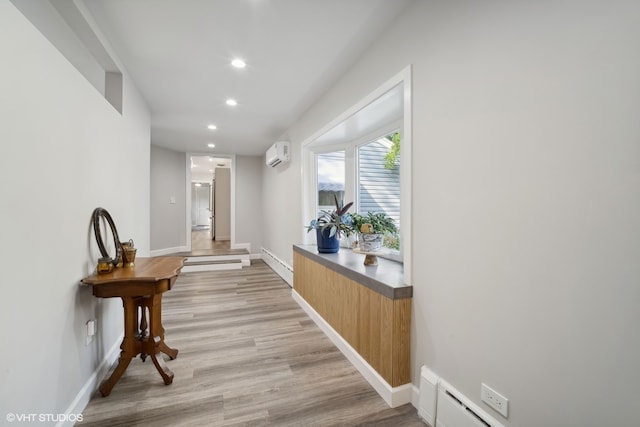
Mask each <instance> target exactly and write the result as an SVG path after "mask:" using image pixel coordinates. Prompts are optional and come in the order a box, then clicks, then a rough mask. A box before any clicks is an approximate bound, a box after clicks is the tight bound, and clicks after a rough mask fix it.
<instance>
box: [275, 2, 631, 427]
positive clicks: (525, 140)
mask: <svg viewBox="0 0 640 427" xmlns="http://www.w3.org/2000/svg"><path fill="white" fill-rule="evenodd" d="M408 64H412V67H413V141H414V143H413V158H414V162H415V163H414V165H413V177H412V180H413V183H414V185H413V188H414V191H413V207H414V212H413V218H414V226H413V230H414V235H413V241H414V242H415V244H414V248H413V263H412V264H413V266H414V270H413V277H414V283H413V285H414V306H413V307H414V316H413V324H412V327H413V343H412V346H413V352H412V361H413V378H414V384H416V385H417V384H418V381H417V376H418V375H419V367H420V366H421V365H423V364H426V365H428V366H429V367H431V368H432V369H433V370H434V371H435V372H437V373H438V374H439V375H441V376H442V377H443V378H445V379H446V380H447V381H448V382H449V383H451V384H452V385H454V386H455V387H456V388H457V389H458V390H460V391H461V392H463V393H464V394H465V395H467V396H468V397H469V398H471V399H472V400H473V401H475V402H476V403H478V404H479V405H480V406H481V407H483V408H484V409H485V410H486V411H488V412H489V413H491V414H492V415H493V416H494V417H495V418H497V419H500V420H501V421H502V422H503V423H504V424H505V425H506V426H540V425H549V426H563V427H564V426H597V425H615V426H630V425H637V423H638V421H637V417H640V409H639V407H638V405H637V401H638V399H640V369H638V366H637V361H638V360H640V334H639V333H638V332H637V326H638V325H640V309H638V306H639V304H640V286H639V282H638V278H639V277H640V262H639V261H638V260H640V143H639V141H640V127H639V126H638V117H640V79H638V76H639V75H640V4H638V3H637V2H627V1H623V0H619V1H613V2H601V1H597V0H589V1H577V0H576V1H557V2H552V3H550V2H526V3H525V2H503V1H483V2H478V1H471V0H468V1H462V0H461V1H456V2H445V1H426V0H425V1H418V2H416V3H414V4H413V5H412V6H411V7H410V9H409V10H407V11H406V13H404V14H403V15H402V16H401V17H400V18H399V19H398V20H397V21H395V22H394V23H393V24H392V25H390V29H389V31H388V32H386V33H384V34H382V35H381V38H380V40H379V41H378V42H377V43H375V44H374V45H373V46H372V47H371V48H370V50H369V51H368V52H367V53H366V54H364V55H363V56H362V57H361V58H360V59H359V60H358V62H357V63H356V64H355V66H354V67H353V68H352V69H351V70H350V71H349V72H348V73H346V74H345V75H344V76H343V77H342V78H341V79H340V80H339V81H338V82H337V83H336V85H335V86H334V87H333V89H332V90H330V91H329V92H327V94H326V95H325V96H324V97H323V98H322V99H321V100H320V101H319V102H318V103H317V104H316V105H315V106H314V107H313V108H311V109H310V110H309V111H308V112H307V113H306V114H304V115H303V116H302V118H301V119H300V120H299V121H298V122H297V123H296V124H295V125H294V126H293V127H292V128H291V129H290V130H289V132H288V136H289V138H290V140H291V141H292V151H293V153H294V155H293V161H292V163H291V164H290V165H289V166H288V168H287V169H285V170H274V169H264V174H263V177H264V183H263V204H264V214H265V215H264V218H265V219H266V220H265V224H266V221H267V220H268V221H269V222H270V223H274V225H273V226H270V227H269V228H268V229H267V228H266V227H265V236H264V246H265V247H266V248H267V249H269V250H271V251H272V252H274V253H275V254H276V255H277V256H279V257H280V258H282V259H284V260H290V259H291V256H292V255H291V249H290V247H291V244H292V243H295V242H298V241H300V240H301V230H302V227H303V225H304V224H302V221H301V218H300V209H301V205H302V201H301V199H300V184H299V182H300V179H299V177H300V158H299V156H298V155H296V154H297V153H298V152H299V144H300V143H301V142H302V141H303V140H304V139H305V138H307V137H308V136H309V135H311V134H312V133H313V132H315V131H317V130H318V129H320V128H321V127H322V126H324V125H325V124H326V123H327V122H329V121H330V120H332V119H333V118H335V117H336V116H338V115H339V114H340V113H341V112H343V111H345V110H346V109H347V108H349V107H350V106H351V105H353V104H355V103H356V102H357V101H358V100H360V99H361V98H362V97H364V96H365V95H366V94H367V93H369V92H371V91H372V90H373V89H375V88H376V87H378V86H379V85H380V84H382V83H383V82H384V81H386V80H387V79H388V78H389V77H391V76H392V75H394V74H395V73H397V72H398V71H400V70H401V69H402V68H403V67H405V66H406V65H408ZM481 382H485V383H487V384H489V385H490V386H492V387H494V388H495V389H496V390H498V391H499V392H501V393H502V394H504V395H506V396H507V397H508V398H509V399H510V414H509V418H508V419H507V420H505V419H503V418H501V416H500V415H499V414H497V413H496V412H493V411H492V410H491V409H489V408H488V407H487V406H486V405H484V404H483V403H480V396H479V395H480V383H481Z"/></svg>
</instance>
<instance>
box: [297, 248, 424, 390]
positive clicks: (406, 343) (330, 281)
mask: <svg viewBox="0 0 640 427" xmlns="http://www.w3.org/2000/svg"><path fill="white" fill-rule="evenodd" d="M293 263H294V269H293V271H294V273H293V282H294V289H295V291H296V292H297V293H298V294H299V295H300V296H301V297H302V298H303V299H304V300H305V301H306V302H307V303H308V304H309V305H311V306H312V307H313V308H314V310H315V311H316V312H317V313H318V314H319V315H320V316H322V318H323V319H324V320H325V321H326V322H327V323H329V324H330V325H331V327H333V329H335V331H336V332H337V333H338V334H340V336H342V338H344V339H345V340H346V341H347V342H348V343H349V344H350V345H351V346H352V347H353V348H354V350H356V352H358V354H360V356H362V357H363V358H364V359H365V360H366V361H367V363H369V365H371V367H372V368H373V369H374V370H375V371H376V372H378V373H379V374H380V376H381V377H382V378H384V380H385V381H386V382H387V383H388V384H389V385H391V386H392V387H396V386H400V385H403V384H407V383H409V382H410V381H411V370H410V351H411V349H410V342H411V331H410V328H411V298H410V297H408V298H398V299H392V298H388V297H386V296H384V295H382V294H380V293H378V292H376V291H374V290H372V289H370V288H368V287H366V286H363V285H362V284H360V283H358V282H357V281H356V280H354V279H352V278H350V277H347V276H345V275H343V274H341V273H339V272H336V271H334V270H333V269H331V268H329V267H326V266H324V265H322V264H320V263H318V262H315V261H314V260H312V259H311V258H309V257H307V256H305V255H303V254H302V253H299V252H294V254H293Z"/></svg>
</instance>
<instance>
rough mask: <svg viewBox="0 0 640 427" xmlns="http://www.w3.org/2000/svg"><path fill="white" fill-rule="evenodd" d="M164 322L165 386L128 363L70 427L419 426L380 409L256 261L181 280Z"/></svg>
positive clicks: (146, 366)
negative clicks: (171, 352)
mask: <svg viewBox="0 0 640 427" xmlns="http://www.w3.org/2000/svg"><path fill="white" fill-rule="evenodd" d="M163 323H164V326H165V329H166V336H165V338H166V342H167V344H169V346H171V347H175V348H178V349H179V350H180V353H179V354H178V358H177V359H176V360H168V358H167V357H166V356H165V359H167V364H168V366H169V368H170V369H172V370H173V372H174V373H175V378H174V380H173V384H171V385H168V386H165V385H164V383H163V382H162V380H161V378H160V375H159V374H158V373H157V372H156V370H155V368H154V366H153V364H152V363H151V361H150V360H149V359H147V362H145V363H143V362H142V360H141V359H140V358H136V359H135V360H133V361H132V362H131V365H129V368H128V369H127V371H126V372H125V373H124V375H123V376H122V378H121V379H120V381H119V382H118V384H116V386H115V387H114V389H113V391H112V392H111V395H110V396H109V397H105V398H103V397H100V396H99V395H96V396H94V397H93V398H92V399H91V401H90V402H89V404H88V406H87V408H86V409H85V411H84V414H83V417H84V421H83V422H82V423H79V424H78V425H83V426H109V427H111V426H146V425H149V426H150V425H153V426H196V425H202V426H264V425H274V426H356V425H358V426H424V424H422V423H421V422H420V420H419V419H418V417H417V414H416V410H415V408H413V407H412V406H411V405H404V406H402V407H400V408H395V409H391V408H389V407H388V406H387V405H386V403H385V402H384V401H383V400H382V398H380V397H379V396H378V395H377V393H376V392H375V391H374V390H373V388H372V387H371V386H370V385H369V384H368V383H367V382H366V381H365V380H364V379H363V378H362V376H361V375H360V374H359V373H358V372H357V371H356V369H355V368H354V367H353V366H352V365H351V364H350V363H349V361H347V359H346V358H345V357H344V356H343V355H342V354H341V353H340V352H339V351H338V349H337V348H336V347H335V346H334V345H333V344H332V343H331V342H330V341H329V339H328V338H327V337H326V336H325V335H324V334H323V332H322V331H321V330H320V329H319V328H318V327H317V326H316V325H315V324H314V323H313V322H312V321H311V320H310V319H309V317H308V316H307V315H306V314H305V313H304V312H303V311H302V309H300V307H299V306H298V305H297V303H296V302H295V301H294V300H293V299H292V298H291V289H290V288H289V286H288V285H287V284H286V283H285V282H284V281H282V280H281V279H280V278H279V276H277V275H276V274H275V273H274V272H273V271H272V270H271V269H270V268H269V267H268V266H266V264H264V263H263V262H262V261H254V262H253V264H252V266H251V267H248V268H244V269H242V270H233V271H215V272H198V273H182V274H181V275H180V276H179V278H178V280H177V282H176V283H175V285H174V288H173V289H172V290H171V291H169V292H168V293H166V294H165V296H164V298H163Z"/></svg>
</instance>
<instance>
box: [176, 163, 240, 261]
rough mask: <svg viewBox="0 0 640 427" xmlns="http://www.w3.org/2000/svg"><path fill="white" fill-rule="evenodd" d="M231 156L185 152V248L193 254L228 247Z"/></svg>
mask: <svg viewBox="0 0 640 427" xmlns="http://www.w3.org/2000/svg"><path fill="white" fill-rule="evenodd" d="M232 160H233V159H232V158H231V157H214V156H209V155H198V154H193V155H191V154H188V155H187V161H188V164H189V168H188V170H187V179H188V182H189V186H188V187H187V188H188V190H187V191H189V192H190V195H187V201H188V206H187V209H188V212H189V214H188V218H189V219H188V224H187V230H188V231H187V236H188V238H187V240H188V241H187V247H188V248H189V249H190V251H191V252H192V254H195V253H196V252H198V254H201V255H202V254H212V255H213V254H218V253H226V252H227V251H229V250H230V248H231V230H230V229H231V226H230V222H231V221H230V217H231V214H230V211H231V196H230V195H231V179H230V177H231V175H232V174H231V171H232V166H233V161H232Z"/></svg>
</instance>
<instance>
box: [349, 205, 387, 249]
mask: <svg viewBox="0 0 640 427" xmlns="http://www.w3.org/2000/svg"><path fill="white" fill-rule="evenodd" d="M352 220H353V228H354V229H355V230H356V232H359V236H358V244H359V248H360V250H361V251H362V252H375V251H378V250H380V248H382V243H383V241H384V235H385V234H394V233H397V231H398V228H397V227H396V224H395V222H394V221H393V218H391V217H390V216H388V215H387V214H386V213H384V212H367V214H366V215H360V214H358V213H354V214H353V215H352Z"/></svg>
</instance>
